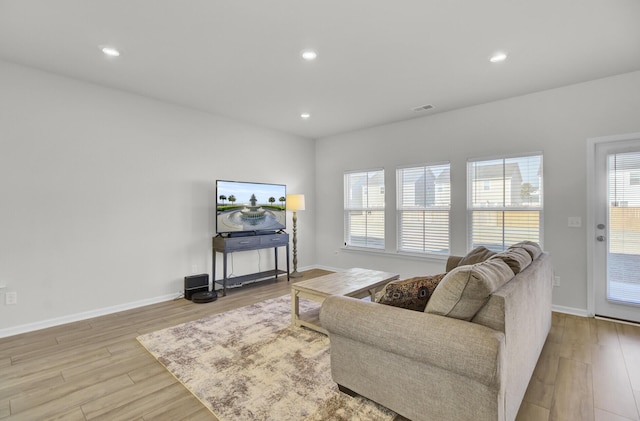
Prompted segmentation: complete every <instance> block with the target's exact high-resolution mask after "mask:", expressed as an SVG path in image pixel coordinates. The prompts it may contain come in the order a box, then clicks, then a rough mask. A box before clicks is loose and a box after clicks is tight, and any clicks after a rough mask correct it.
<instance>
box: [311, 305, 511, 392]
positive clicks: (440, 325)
mask: <svg viewBox="0 0 640 421" xmlns="http://www.w3.org/2000/svg"><path fill="white" fill-rule="evenodd" d="M320 322H321V323H322V326H323V327H324V328H325V329H327V331H328V332H329V337H331V335H339V336H343V337H348V338H350V339H352V340H354V341H358V342H361V343H366V344H368V345H370V346H373V347H377V348H380V349H383V350H384V351H386V352H391V353H395V354H398V355H402V356H404V357H407V358H410V359H412V360H415V361H419V362H422V363H425V364H430V365H434V366H437V367H440V368H442V369H444V370H448V371H451V372H454V373H456V374H459V375H462V376H465V377H467V378H471V379H474V380H476V381H478V382H479V383H482V384H485V385H487V386H496V385H499V383H500V381H501V376H502V373H501V370H502V365H503V361H502V360H503V358H504V355H503V352H504V334H503V333H502V332H498V331H495V330H493V329H490V328H488V327H485V326H482V325H478V324H475V323H471V322H467V321H464V320H458V319H453V318H449V317H444V316H439V315H435V314H428V313H423V312H418V311H412V310H406V309H401V308H397V307H392V306H387V305H383V304H378V303H371V302H367V301H362V300H358V299H355V298H350V297H344V296H337V295H334V296H331V297H328V298H327V299H326V300H325V301H324V303H323V304H322V308H321V311H320Z"/></svg>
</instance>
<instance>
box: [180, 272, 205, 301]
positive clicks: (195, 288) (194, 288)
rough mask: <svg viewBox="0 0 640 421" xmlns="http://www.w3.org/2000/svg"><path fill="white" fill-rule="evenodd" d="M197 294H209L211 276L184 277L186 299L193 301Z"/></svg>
mask: <svg viewBox="0 0 640 421" xmlns="http://www.w3.org/2000/svg"><path fill="white" fill-rule="evenodd" d="M197 292H209V274H208V273H203V274H202V275H191V276H185V277H184V298H186V299H187V300H191V299H192V298H193V294H195V293H197Z"/></svg>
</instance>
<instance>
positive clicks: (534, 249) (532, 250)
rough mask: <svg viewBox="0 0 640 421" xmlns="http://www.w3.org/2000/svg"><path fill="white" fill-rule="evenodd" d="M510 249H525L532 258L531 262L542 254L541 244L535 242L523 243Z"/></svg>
mask: <svg viewBox="0 0 640 421" xmlns="http://www.w3.org/2000/svg"><path fill="white" fill-rule="evenodd" d="M509 248H510V249H516V248H518V249H523V250H525V251H526V252H527V253H529V255H530V256H531V260H536V259H537V258H538V257H540V255H541V254H542V248H541V247H540V244H538V243H536V242H534V241H521V242H519V243H516V244H514V245H512V246H511V247H509Z"/></svg>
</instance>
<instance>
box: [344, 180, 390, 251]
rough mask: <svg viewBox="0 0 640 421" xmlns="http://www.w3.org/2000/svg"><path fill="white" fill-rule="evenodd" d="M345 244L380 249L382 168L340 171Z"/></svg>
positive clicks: (382, 246)
mask: <svg viewBox="0 0 640 421" xmlns="http://www.w3.org/2000/svg"><path fill="white" fill-rule="evenodd" d="M344 227H345V228H344V230H345V233H344V237H345V240H344V241H345V245H347V246H353V247H367V248H375V249H384V170H382V169H380V170H369V171H361V172H349V173H345V175H344Z"/></svg>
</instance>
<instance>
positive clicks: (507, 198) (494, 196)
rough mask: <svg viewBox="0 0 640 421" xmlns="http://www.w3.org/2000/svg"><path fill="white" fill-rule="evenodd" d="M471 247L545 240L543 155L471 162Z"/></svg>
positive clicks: (499, 246)
mask: <svg viewBox="0 0 640 421" xmlns="http://www.w3.org/2000/svg"><path fill="white" fill-rule="evenodd" d="M467 176H468V181H467V190H468V206H467V212H468V218H469V223H468V227H469V233H468V246H469V249H473V248H475V247H478V246H485V247H487V248H489V249H491V250H494V251H501V250H504V249H506V248H508V247H509V246H510V245H512V244H515V243H517V242H520V241H524V240H530V241H535V242H538V243H541V241H542V209H543V208H542V155H540V154H535V155H528V156H520V157H512V158H499V159H492V160H484V161H480V160H478V161H469V162H468V163H467Z"/></svg>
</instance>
